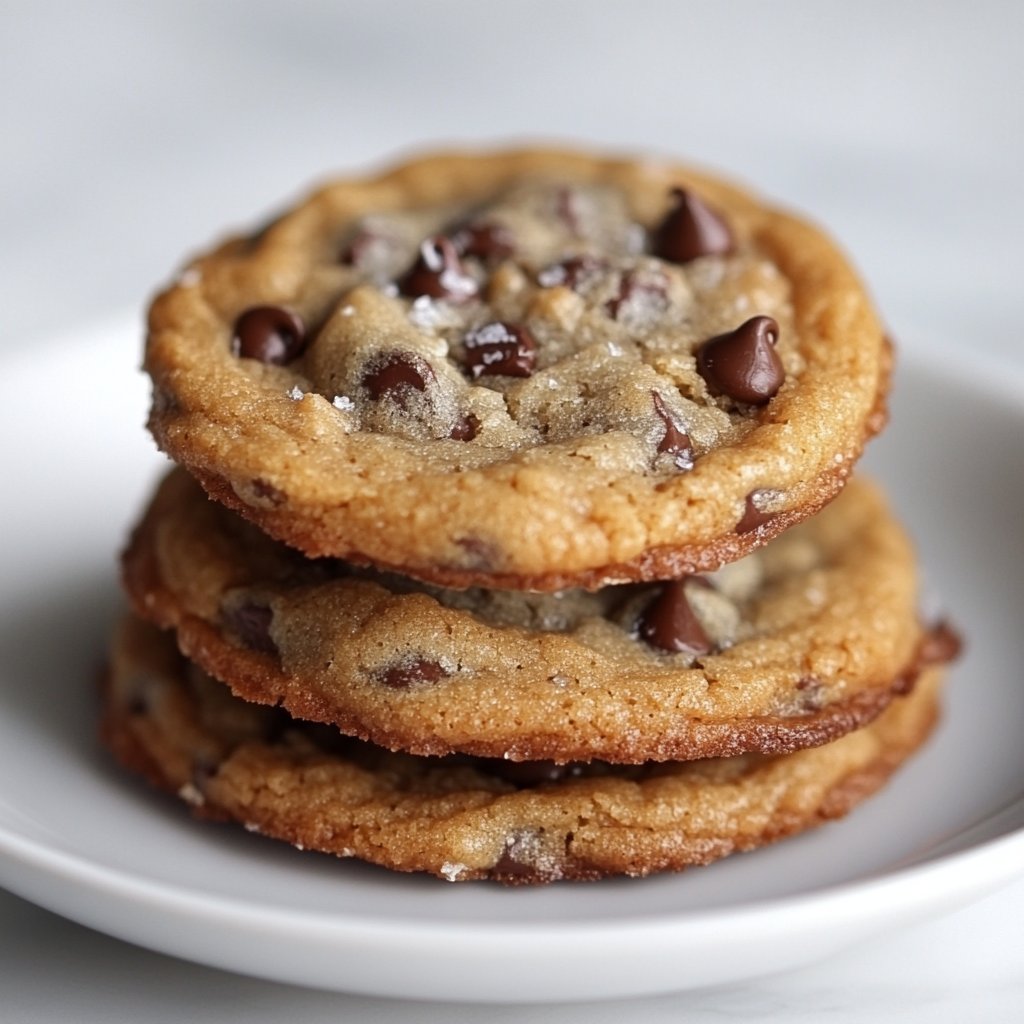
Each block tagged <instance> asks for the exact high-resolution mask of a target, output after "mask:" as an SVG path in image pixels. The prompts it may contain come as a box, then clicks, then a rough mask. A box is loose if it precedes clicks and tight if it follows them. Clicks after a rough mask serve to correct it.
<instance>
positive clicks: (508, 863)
mask: <svg viewBox="0 0 1024 1024" xmlns="http://www.w3.org/2000/svg"><path fill="white" fill-rule="evenodd" d="M543 833H544V830H543V829H539V830H536V831H534V830H533V829H517V830H516V831H515V832H513V833H512V834H511V835H510V836H509V837H508V839H506V840H505V849H504V850H502V853H501V856H500V857H499V858H498V860H497V861H496V863H495V865H494V868H493V871H494V874H495V875H496V876H498V877H499V878H506V879H512V878H524V879H525V878H531V877H532V876H534V875H536V874H537V865H536V855H537V850H538V847H539V845H540V837H541V836H542V835H543Z"/></svg>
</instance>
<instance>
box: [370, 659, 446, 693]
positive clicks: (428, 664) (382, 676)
mask: <svg viewBox="0 0 1024 1024" xmlns="http://www.w3.org/2000/svg"><path fill="white" fill-rule="evenodd" d="M448 675H449V673H448V672H447V671H446V670H445V668H444V666H443V665H441V663H440V662H437V661H432V660H430V659H429V658H413V659H412V660H411V661H403V662H400V663H399V664H397V665H389V666H388V667H387V668H384V669H381V670H380V671H379V672H377V673H376V674H375V675H374V679H375V680H376V681H377V682H378V683H381V684H382V685H383V686H389V687H390V688H391V689H392V690H407V689H408V688H409V687H410V686H414V685H415V684H416V683H437V682H440V680H442V679H447V677H448Z"/></svg>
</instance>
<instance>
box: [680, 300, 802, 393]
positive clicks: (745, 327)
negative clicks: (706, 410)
mask: <svg viewBox="0 0 1024 1024" xmlns="http://www.w3.org/2000/svg"><path fill="white" fill-rule="evenodd" d="M778 340H779V325H778V324H777V323H776V322H775V321H774V320H773V319H772V318H771V317H770V316H755V317H751V319H749V320H748V321H746V323H744V324H741V325H740V326H739V327H737V328H736V330H734V331H729V332H728V333H726V334H720V335H718V336H717V337H715V338H709V339H708V340H707V341H705V342H704V344H703V345H701V347H700V348H699V349H698V350H697V372H698V373H699V374H700V375H701V376H702V377H703V378H704V380H705V381H706V382H707V385H708V388H709V389H710V390H711V391H712V392H713V393H714V394H721V395H728V396H729V397H730V398H732V399H734V400H735V401H737V402H746V403H747V404H749V405H764V404H765V403H766V402H768V401H770V400H771V399H772V398H773V397H774V396H775V395H776V393H777V392H778V390H779V388H780V387H782V382H783V381H784V380H785V379H786V374H785V371H784V370H783V369H782V361H781V360H780V359H779V356H778V353H777V352H776V351H775V343H776V342H777V341H778Z"/></svg>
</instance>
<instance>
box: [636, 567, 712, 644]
mask: <svg viewBox="0 0 1024 1024" xmlns="http://www.w3.org/2000/svg"><path fill="white" fill-rule="evenodd" d="M686 582H687V581H686V580H685V579H682V580H673V581H672V582H670V583H666V584H665V585H664V586H663V587H662V588H661V591H660V592H659V593H658V595H657V596H656V597H655V598H654V600H653V601H651V603H650V604H649V605H648V606H647V607H646V608H645V609H644V610H643V613H642V614H641V616H640V622H639V624H638V628H639V633H640V636H641V638H642V639H643V640H645V641H647V643H649V644H650V645H651V646H652V647H657V648H659V649H660V650H662V651H670V652H672V653H676V654H708V653H709V652H710V651H711V646H712V645H711V640H710V639H709V638H708V635H707V633H705V632H704V627H703V626H702V625H701V624H700V620H699V619H698V618H697V616H696V615H694V613H693V609H692V608H691V607H690V602H689V600H688V599H687V597H686Z"/></svg>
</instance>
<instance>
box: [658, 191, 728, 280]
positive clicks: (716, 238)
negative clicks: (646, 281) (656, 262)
mask: <svg viewBox="0 0 1024 1024" xmlns="http://www.w3.org/2000/svg"><path fill="white" fill-rule="evenodd" d="M672 197H673V199H674V200H675V205H674V206H673V207H672V209H670V210H669V211H668V213H667V214H665V217H664V219H663V220H662V222H661V223H660V224H659V225H658V227H657V228H655V230H654V234H653V238H652V251H653V252H654V255H655V256H659V257H660V258H661V259H663V260H669V261H671V262H672V263H688V262H689V261H690V260H695V259H697V258H698V257H699V256H724V255H726V254H727V253H729V252H731V251H732V248H733V237H732V232H731V231H730V230H729V225H728V224H726V223H725V221H724V220H723V219H722V217H721V216H720V215H719V214H718V213H716V212H715V211H714V210H712V209H711V207H710V206H708V205H706V204H705V203H704V202H702V201H701V200H700V199H698V198H697V197H696V196H695V195H693V193H692V192H688V191H686V189H682V188H674V189H673V190H672Z"/></svg>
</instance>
